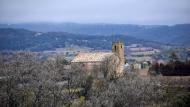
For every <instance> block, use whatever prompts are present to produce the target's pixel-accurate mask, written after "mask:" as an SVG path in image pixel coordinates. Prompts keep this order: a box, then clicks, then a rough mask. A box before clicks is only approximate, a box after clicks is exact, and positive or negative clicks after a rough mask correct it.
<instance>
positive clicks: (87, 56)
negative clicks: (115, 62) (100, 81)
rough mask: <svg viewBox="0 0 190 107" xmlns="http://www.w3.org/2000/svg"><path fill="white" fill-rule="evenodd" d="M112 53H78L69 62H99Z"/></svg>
mask: <svg viewBox="0 0 190 107" xmlns="http://www.w3.org/2000/svg"><path fill="white" fill-rule="evenodd" d="M111 55H113V53H112V52H95V53H79V54H78V55H77V56H76V57H75V58H74V59H73V60H72V61H71V62H101V61H103V60H104V59H105V58H106V57H109V56H111Z"/></svg>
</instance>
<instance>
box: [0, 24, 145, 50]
mask: <svg viewBox="0 0 190 107" xmlns="http://www.w3.org/2000/svg"><path fill="white" fill-rule="evenodd" d="M119 39H120V40H123V41H124V42H125V43H126V45H127V44H130V43H143V42H144V41H143V40H140V39H136V38H134V37H130V36H123V35H112V36H101V35H98V36H97V35H96V36H95V35H86V34H72V33H66V32H45V33H44V32H35V31H29V30H25V29H13V28H1V29H0V51H3V50H14V51H15V50H16V51H17V50H30V51H44V50H54V49H56V48H64V47H65V46H66V45H77V46H81V47H90V48H93V49H111V45H112V42H113V41H115V40H119Z"/></svg>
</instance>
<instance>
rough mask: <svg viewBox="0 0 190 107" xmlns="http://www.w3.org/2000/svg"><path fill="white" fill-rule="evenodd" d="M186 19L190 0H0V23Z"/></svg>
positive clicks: (171, 21)
mask: <svg viewBox="0 0 190 107" xmlns="http://www.w3.org/2000/svg"><path fill="white" fill-rule="evenodd" d="M26 22H58V23H59V22H77V23H120V24H149V25H150V24H169V25H171V24H180V23H190V0H0V23H26Z"/></svg>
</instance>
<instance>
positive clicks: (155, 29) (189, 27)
mask: <svg viewBox="0 0 190 107" xmlns="http://www.w3.org/2000/svg"><path fill="white" fill-rule="evenodd" d="M0 28H24V29H28V30H32V31H37V32H69V33H75V34H85V35H86V34H87V35H105V36H108V35H118V34H122V35H127V36H131V37H135V38H138V39H144V40H150V41H156V42H160V43H166V44H175V45H185V46H190V43H189V41H190V24H179V25H173V26H167V25H128V24H76V23H62V24H53V23H30V24H11V25H6V24H4V25H0Z"/></svg>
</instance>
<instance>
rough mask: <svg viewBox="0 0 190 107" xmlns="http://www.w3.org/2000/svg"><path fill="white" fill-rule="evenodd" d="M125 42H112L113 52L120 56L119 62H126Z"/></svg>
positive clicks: (122, 63)
mask: <svg viewBox="0 0 190 107" xmlns="http://www.w3.org/2000/svg"><path fill="white" fill-rule="evenodd" d="M124 48H125V47H124V43H123V42H120V41H119V42H113V44H112V52H113V53H115V54H116V55H117V56H118V57H119V64H120V65H124V64H125V56H124Z"/></svg>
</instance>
